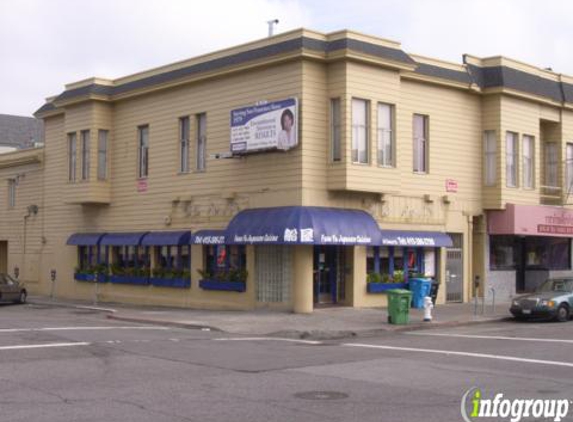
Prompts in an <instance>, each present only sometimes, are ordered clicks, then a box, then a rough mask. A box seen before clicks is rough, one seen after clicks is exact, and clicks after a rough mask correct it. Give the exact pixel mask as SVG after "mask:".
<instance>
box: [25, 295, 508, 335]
mask: <svg viewBox="0 0 573 422" xmlns="http://www.w3.org/2000/svg"><path fill="white" fill-rule="evenodd" d="M29 303H32V304H38V305H47V306H65V307H74V308H83V309H92V310H99V311H102V313H105V314H107V315H106V316H107V318H109V319H113V320H119V321H127V322H135V323H141V324H159V325H166V326H175V327H183V328H191V329H209V330H212V331H221V332H225V333H229V334H240V335H249V336H275V337H289V338H317V339H328V338H344V337H353V336H368V335H373V334H376V333H380V332H392V331H408V330H417V329H430V328H444V327H453V326H462V325H470V324H479V323H485V322H494V321H501V320H504V319H507V318H509V317H510V314H509V311H508V309H509V304H507V303H500V304H496V306H495V309H492V307H491V304H490V305H489V306H486V308H485V313H484V314H483V315H482V314H481V311H482V307H481V304H480V306H479V308H478V315H474V311H475V309H474V304H473V303H464V304H461V303H459V304H447V305H437V306H436V308H434V310H433V317H434V319H433V321H432V322H423V319H424V312H423V309H411V310H410V323H409V324H408V325H392V324H388V313H387V309H386V308H362V309H361V308H349V307H332V308H318V309H315V311H314V312H313V313H312V314H309V315H303V314H293V313H288V312H277V311H269V310H254V311H209V310H197V309H181V308H164V307H151V306H131V305H123V304H115V303H100V304H98V306H94V305H93V304H90V303H88V302H79V301H65V300H57V299H56V300H51V299H50V298H46V297H39V296H36V297H30V298H29Z"/></svg>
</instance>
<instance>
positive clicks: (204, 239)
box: [191, 230, 227, 245]
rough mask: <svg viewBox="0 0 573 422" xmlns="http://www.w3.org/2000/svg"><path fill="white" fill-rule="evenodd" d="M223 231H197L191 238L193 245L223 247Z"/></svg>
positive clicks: (224, 236)
mask: <svg viewBox="0 0 573 422" xmlns="http://www.w3.org/2000/svg"><path fill="white" fill-rule="evenodd" d="M226 234H227V232H226V231H225V230H198V231H196V232H195V233H194V234H193V236H191V243H192V244H193V245H224V244H225V238H226Z"/></svg>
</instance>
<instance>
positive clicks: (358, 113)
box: [352, 99, 368, 164]
mask: <svg viewBox="0 0 573 422" xmlns="http://www.w3.org/2000/svg"><path fill="white" fill-rule="evenodd" d="M352 162H353V163H361V164H366V163H368V102H367V101H366V100H357V99H353V100H352Z"/></svg>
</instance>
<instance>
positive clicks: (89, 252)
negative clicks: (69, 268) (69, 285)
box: [78, 246, 98, 270]
mask: <svg viewBox="0 0 573 422" xmlns="http://www.w3.org/2000/svg"><path fill="white" fill-rule="evenodd" d="M78 252H79V267H78V268H79V270H91V269H93V268H94V267H95V266H96V265H97V256H98V247H97V246H80V247H79V248H78Z"/></svg>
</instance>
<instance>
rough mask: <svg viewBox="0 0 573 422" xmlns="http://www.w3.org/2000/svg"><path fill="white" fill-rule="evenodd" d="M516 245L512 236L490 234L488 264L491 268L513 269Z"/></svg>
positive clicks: (515, 259) (515, 258) (515, 260)
mask: <svg viewBox="0 0 573 422" xmlns="http://www.w3.org/2000/svg"><path fill="white" fill-rule="evenodd" d="M516 262H517V247H516V241H515V237H514V236H491V241H490V251H489V266H490V269H492V270H515V267H516Z"/></svg>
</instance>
